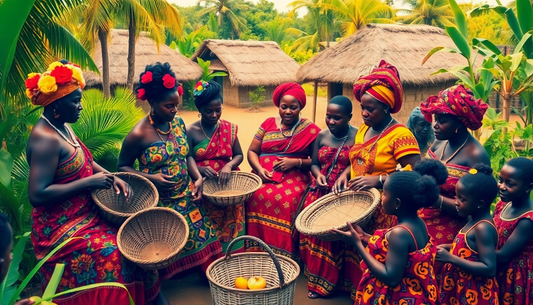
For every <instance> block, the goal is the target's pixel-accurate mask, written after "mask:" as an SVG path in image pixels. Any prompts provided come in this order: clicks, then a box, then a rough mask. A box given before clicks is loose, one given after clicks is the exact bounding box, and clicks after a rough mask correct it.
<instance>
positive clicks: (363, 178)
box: [333, 60, 420, 297]
mask: <svg viewBox="0 0 533 305" xmlns="http://www.w3.org/2000/svg"><path fill="white" fill-rule="evenodd" d="M353 93H354V96H355V98H356V100H357V101H359V103H361V115H362V117H363V124H362V125H361V127H360V128H359V130H358V132H357V135H356V136H355V144H354V146H353V147H352V148H351V150H350V167H348V168H347V169H346V170H345V171H344V173H343V174H342V175H340V176H339V178H338V179H337V181H336V182H335V186H334V187H333V191H334V192H335V193H340V192H342V191H343V190H345V189H351V190H354V191H359V190H364V189H369V188H377V189H382V188H383V184H384V183H385V181H387V178H388V175H389V174H391V173H392V172H394V171H396V168H397V166H398V165H401V167H406V166H407V165H410V166H411V167H413V166H414V165H415V164H416V163H417V162H419V161H420V150H419V148H418V143H417V141H416V138H415V137H414V136H413V133H412V132H411V131H410V130H409V129H408V128H407V127H405V126H404V125H402V124H401V123H399V122H398V121H396V120H395V119H394V118H393V117H392V116H391V114H395V113H398V112H399V111H400V109H401V108H402V103H403V87H402V84H401V82H400V75H399V73H398V70H397V69H396V68H395V67H394V66H392V65H390V64H389V63H387V62H385V61H384V60H382V61H381V62H380V63H379V66H378V67H377V68H376V69H374V70H373V71H372V73H370V74H369V75H366V76H363V77H361V78H359V79H358V80H357V81H356V82H355V84H354V86H353ZM350 179H351V180H350ZM394 225H396V217H395V216H393V215H386V214H385V213H384V211H383V206H382V205H381V204H380V205H379V206H378V208H377V209H376V211H375V212H374V214H373V215H372V219H371V220H370V224H369V225H368V228H367V229H368V230H369V231H372V232H374V231H375V230H379V229H390V228H392V227H393V226H394ZM345 261H346V262H347V263H346V265H347V267H346V270H347V272H348V274H347V277H348V278H349V279H350V280H349V282H350V283H348V284H349V286H350V288H351V292H352V297H355V293H356V287H357V285H358V284H359V281H360V279H361V276H362V271H361V268H360V266H359V263H360V261H361V258H360V257H359V255H358V254H357V253H356V252H354V251H353V250H352V249H347V250H346V259H345Z"/></svg>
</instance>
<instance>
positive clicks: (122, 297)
mask: <svg viewBox="0 0 533 305" xmlns="http://www.w3.org/2000/svg"><path fill="white" fill-rule="evenodd" d="M78 142H79V140H78ZM79 143H80V145H81V147H80V148H77V149H76V152H74V154H73V155H72V156H71V157H70V158H69V159H68V160H66V161H64V162H62V163H60V164H59V165H58V168H57V170H56V173H55V177H54V184H67V183H70V182H73V181H76V180H79V179H83V178H87V177H90V176H92V175H93V158H92V155H91V153H90V152H89V150H88V149H87V147H85V145H83V143H81V142H79ZM32 221H33V223H32V234H31V241H32V244H33V249H34V250H35V255H36V257H37V259H39V260H41V259H43V258H44V257H45V256H46V255H48V254H49V253H50V252H51V251H52V250H53V249H54V248H56V247H57V246H58V245H59V244H61V243H62V242H64V241H65V240H67V239H68V238H75V237H79V239H73V240H72V241H70V242H69V243H68V244H67V245H66V246H64V247H63V248H62V249H61V250H59V252H57V253H56V254H54V255H53V256H52V257H51V258H50V259H49V260H48V261H47V262H46V263H45V264H44V265H43V266H42V267H41V269H40V270H39V272H40V275H41V287H42V289H43V291H44V289H45V288H46V285H47V284H48V282H49V281H50V278H51V277H52V274H53V272H54V268H55V265H56V264H59V263H61V264H65V271H64V273H63V276H62V278H61V281H60V282H59V286H58V288H57V292H63V291H67V290H70V289H72V288H76V287H81V286H85V285H89V284H96V283H106V282H118V283H122V284H124V285H125V286H126V287H127V288H128V291H129V292H130V294H131V296H132V297H133V299H134V301H135V304H137V305H139V304H144V302H145V301H147V302H148V301H151V300H153V299H154V298H155V297H156V296H157V294H158V293H159V288H160V282H159V277H158V274H157V271H144V270H141V269H138V268H137V267H136V266H135V265H134V264H133V263H131V262H129V261H128V260H126V259H125V258H124V257H123V256H122V255H121V254H120V252H119V251H118V248H117V229H115V228H113V227H110V226H109V225H108V224H107V223H106V222H104V220H102V219H100V217H99V214H98V209H97V207H96V205H95V203H94V202H93V201H92V199H91V193H90V191H88V190H87V191H84V192H81V193H79V194H78V195H76V196H73V197H72V198H70V199H69V200H65V201H64V202H58V203H57V204H55V205H49V206H42V207H36V208H34V209H33V211H32ZM143 290H144V293H143ZM104 300H105V302H104ZM54 303H57V304H60V305H65V304H68V305H85V304H86V305H93V304H104V303H107V304H129V298H128V294H127V293H126V291H125V290H123V289H121V288H115V287H100V288H93V289H90V290H86V291H83V292H78V293H75V294H69V295H68V296H65V297H61V298H55V299H54Z"/></svg>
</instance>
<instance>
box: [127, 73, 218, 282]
mask: <svg viewBox="0 0 533 305" xmlns="http://www.w3.org/2000/svg"><path fill="white" fill-rule="evenodd" d="M177 88H178V84H177V82H176V79H175V75H174V72H172V70H171V69H170V65H169V64H168V63H164V64H161V63H156V64H155V65H148V66H146V70H145V71H144V72H143V73H141V75H140V80H139V87H138V88H137V97H138V98H139V99H141V100H143V101H148V103H150V106H151V107H152V110H151V111H150V114H148V116H146V117H145V118H143V119H142V120H140V121H139V123H137V125H135V127H133V129H132V130H131V131H130V133H129V134H128V135H127V136H126V138H125V139H124V143H123V144H122V150H121V151H120V156H119V160H118V166H119V169H120V170H121V171H127V172H132V173H137V174H140V175H142V176H144V177H146V178H147V179H149V180H150V181H152V182H153V183H154V185H155V186H156V187H157V189H158V191H159V206H161V207H168V208H172V209H174V210H176V211H178V212H179V213H180V214H181V215H183V216H184V217H185V219H186V220H187V223H188V224H189V239H188V240H187V243H186V244H185V247H184V248H183V251H182V252H181V253H180V256H179V259H178V261H177V262H176V263H174V264H173V265H171V266H170V267H167V268H165V269H162V270H159V274H160V275H161V278H162V279H169V278H171V277H172V276H173V275H175V274H177V273H179V272H181V271H184V270H187V269H191V268H193V267H197V266H201V267H202V269H203V270H204V271H205V270H206V269H207V267H208V266H209V264H210V263H211V262H212V261H214V260H215V259H216V258H218V256H219V254H220V253H221V251H222V248H221V246H220V242H219V241H218V238H217V236H216V233H215V230H214V228H213V225H212V224H211V221H210V220H209V217H207V213H206V212H205V210H204V208H203V207H202V205H201V204H200V199H201V197H202V186H203V184H202V183H203V180H202V176H201V175H200V172H198V167H197V166H196V162H195V161H194V159H193V157H192V156H191V155H190V154H189V145H188V144H187V131H186V128H185V123H183V120H182V119H181V118H180V117H178V116H176V113H177V111H178V104H179V94H178V91H177ZM136 159H137V160H138V161H139V170H138V171H137V170H135V168H134V167H133V163H134V162H135V160H136Z"/></svg>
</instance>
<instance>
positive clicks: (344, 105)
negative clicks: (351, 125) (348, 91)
mask: <svg viewBox="0 0 533 305" xmlns="http://www.w3.org/2000/svg"><path fill="white" fill-rule="evenodd" d="M329 103H330V104H335V105H339V107H341V109H342V111H344V113H345V114H346V115H350V114H352V110H353V105H352V101H351V100H350V99H349V98H347V97H346V96H344V95H337V96H335V97H333V98H332V99H331V100H329Z"/></svg>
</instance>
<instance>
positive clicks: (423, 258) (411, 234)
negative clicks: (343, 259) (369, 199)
mask: <svg viewBox="0 0 533 305" xmlns="http://www.w3.org/2000/svg"><path fill="white" fill-rule="evenodd" d="M447 178H448V172H447V171H446V168H445V167H444V165H443V164H442V163H441V162H439V161H436V160H424V161H421V162H420V163H418V164H417V165H416V166H415V171H414V172H411V171H403V172H396V173H393V174H392V175H390V177H389V178H388V179H387V180H386V181H385V185H384V186H383V197H382V203H383V209H384V211H385V213H386V214H387V215H394V216H396V217H397V219H398V225H397V226H395V227H393V228H392V229H389V230H386V229H384V230H377V231H376V232H375V233H374V236H371V235H369V234H366V233H364V232H363V230H362V229H361V228H360V227H358V226H355V229H354V228H353V227H352V226H351V225H350V224H348V227H349V231H348V232H342V231H339V230H335V229H334V230H333V231H334V232H336V233H337V234H340V235H342V236H343V237H344V239H345V241H346V242H347V243H349V244H351V245H353V246H354V247H355V249H356V250H357V252H359V254H360V255H361V256H362V258H363V263H362V264H361V267H362V268H363V270H364V273H363V278H362V279H361V282H360V283H359V287H358V289H357V295H356V298H355V304H356V305H357V304H411V305H419V304H436V301H437V297H438V292H437V283H436V280H435V273H434V271H433V263H434V258H435V254H436V252H437V249H436V246H435V245H434V243H433V241H432V240H431V238H430V237H429V235H428V232H427V228H426V225H425V224H424V221H422V219H420V218H419V217H418V215H417V211H418V210H419V209H420V208H422V207H426V206H430V205H431V204H433V203H434V202H435V201H436V200H438V198H439V188H438V184H442V183H444V182H446V179H447ZM363 241H364V242H366V243H367V244H368V246H367V248H366V249H365V247H364V246H363V243H362V242H363Z"/></svg>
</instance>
